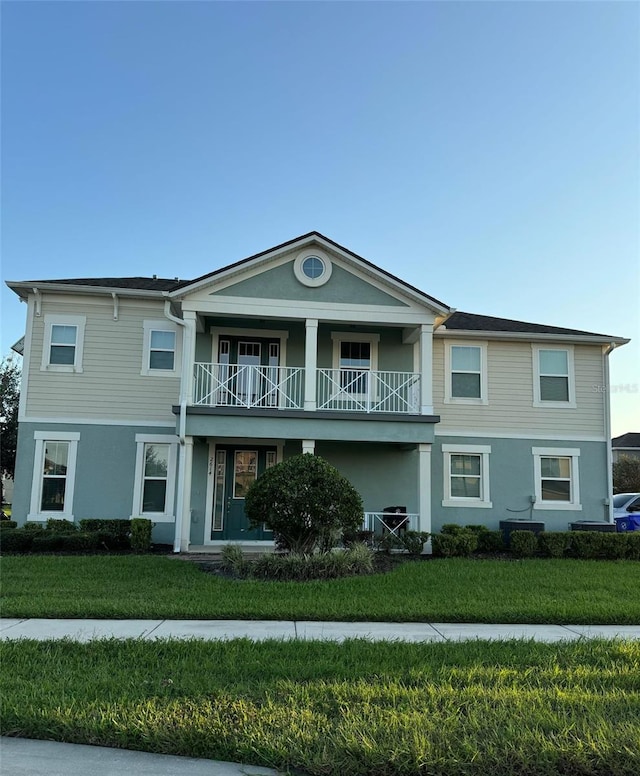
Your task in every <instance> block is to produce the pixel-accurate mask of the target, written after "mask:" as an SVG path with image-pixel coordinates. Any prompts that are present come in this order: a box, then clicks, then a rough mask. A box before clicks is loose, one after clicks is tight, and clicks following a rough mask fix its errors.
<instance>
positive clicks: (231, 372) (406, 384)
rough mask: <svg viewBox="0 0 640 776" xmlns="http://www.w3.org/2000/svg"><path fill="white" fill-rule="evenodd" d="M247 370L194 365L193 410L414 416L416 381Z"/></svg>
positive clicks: (392, 375)
mask: <svg viewBox="0 0 640 776" xmlns="http://www.w3.org/2000/svg"><path fill="white" fill-rule="evenodd" d="M305 376H306V372H305V369H304V368H303V367H282V366H256V365H247V364H238V365H236V364H209V363H196V364H195V365H194V383H193V402H192V403H193V405H194V406H199V407H229V408H231V407H235V408H244V409H252V408H261V409H281V410H304V409H307V410H316V409H317V410H323V411H331V412H334V411H335V412H355V413H394V414H402V415H418V414H420V381H421V378H420V375H419V374H417V373H413V372H389V371H385V372H381V371H373V370H359V369H316V370H315V381H313V380H311V381H310V382H306V381H305Z"/></svg>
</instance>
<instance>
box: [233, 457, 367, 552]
mask: <svg viewBox="0 0 640 776" xmlns="http://www.w3.org/2000/svg"><path fill="white" fill-rule="evenodd" d="M245 512H246V514H247V516H248V517H249V520H250V523H251V525H252V526H253V527H257V526H261V525H262V524H263V523H266V525H267V526H268V527H269V528H270V529H271V530H272V531H273V532H274V536H275V539H276V542H277V544H278V546H280V547H283V548H284V549H288V550H291V551H292V552H297V553H303V554H304V553H310V552H312V551H313V550H314V549H316V548H317V547H321V546H323V547H325V548H326V547H327V546H328V545H330V544H331V543H333V542H334V541H335V540H336V538H339V539H342V537H343V536H345V535H346V536H348V537H351V536H353V534H354V533H355V532H356V531H358V530H359V529H360V528H361V526H362V519H363V512H362V499H361V498H360V495H359V494H358V492H357V491H356V489H355V488H354V487H353V485H352V484H351V483H350V482H349V481H348V480H347V479H346V478H345V477H343V476H342V475H341V474H340V472H339V471H338V470H337V469H335V468H334V467H333V466H331V464H329V463H328V462H327V461H325V460H324V459H323V458H321V457H320V456H317V455H309V454H308V453H305V454H303V455H295V456H293V457H291V458H287V459H286V460H285V461H282V463H279V464H276V465H275V466H272V467H271V468H270V469H267V470H266V471H265V472H264V473H263V474H262V475H261V476H260V477H258V479H257V480H256V481H255V482H254V483H253V484H252V485H251V487H250V488H249V490H248V492H247V495H246V498H245Z"/></svg>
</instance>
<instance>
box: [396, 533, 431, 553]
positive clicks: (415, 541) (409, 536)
mask: <svg viewBox="0 0 640 776" xmlns="http://www.w3.org/2000/svg"><path fill="white" fill-rule="evenodd" d="M430 535H431V534H428V533H427V532H426V531H404V532H403V533H401V534H400V536H399V539H400V545H401V546H402V549H403V550H406V551H407V552H408V553H409V555H421V554H422V550H423V548H424V544H425V542H427V541H428V540H429V536H430Z"/></svg>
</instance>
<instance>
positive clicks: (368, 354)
mask: <svg viewBox="0 0 640 776" xmlns="http://www.w3.org/2000/svg"><path fill="white" fill-rule="evenodd" d="M331 339H332V340H333V368H334V369H335V370H339V371H340V375H339V376H340V388H341V390H342V391H343V392H344V394H345V396H346V397H348V396H353V397H364V396H368V395H369V393H370V373H371V372H375V371H377V369H378V343H379V342H380V335H379V334H366V333H364V334H361V333H349V332H342V331H332V332H331ZM371 398H373V397H371Z"/></svg>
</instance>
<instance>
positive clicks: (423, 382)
mask: <svg viewBox="0 0 640 776" xmlns="http://www.w3.org/2000/svg"><path fill="white" fill-rule="evenodd" d="M420 414H421V415H433V326H432V325H429V324H423V325H422V326H421V327H420Z"/></svg>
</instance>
